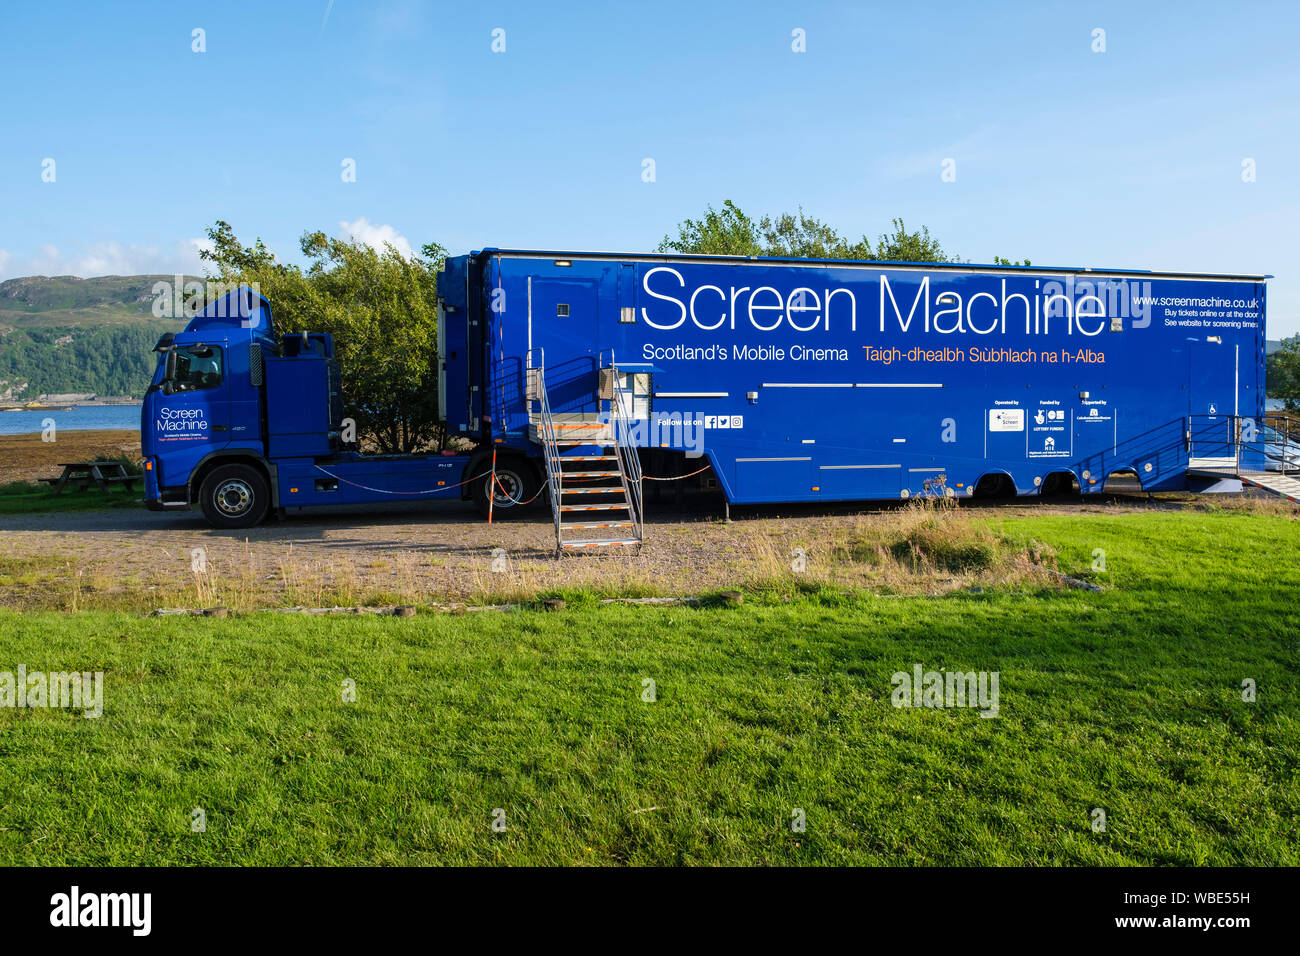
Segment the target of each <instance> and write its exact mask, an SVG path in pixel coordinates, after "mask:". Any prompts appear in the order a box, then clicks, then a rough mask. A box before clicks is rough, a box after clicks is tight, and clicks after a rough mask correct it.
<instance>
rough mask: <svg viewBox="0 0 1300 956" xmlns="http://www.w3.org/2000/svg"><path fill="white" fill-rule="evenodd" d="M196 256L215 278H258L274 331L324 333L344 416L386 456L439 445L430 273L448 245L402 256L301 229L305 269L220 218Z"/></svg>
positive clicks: (434, 284) (441, 441) (431, 245)
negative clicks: (240, 235)
mask: <svg viewBox="0 0 1300 956" xmlns="http://www.w3.org/2000/svg"><path fill="white" fill-rule="evenodd" d="M208 236H209V238H210V239H212V243H213V248H212V250H210V251H205V253H204V256H203V257H204V259H205V260H207V261H208V262H211V263H212V264H213V267H214V269H215V270H216V275H215V276H210V277H209V278H215V279H220V280H221V281H222V282H235V281H238V282H247V283H249V284H250V285H253V284H256V285H257V286H258V289H259V291H260V292H261V293H262V295H264V296H266V298H267V299H268V300H269V301H270V303H271V313H272V315H273V316H274V318H275V325H276V331H277V332H278V333H280V334H282V335H283V334H298V333H299V332H303V331H309V332H328V333H329V334H330V335H332V336H333V337H334V346H335V354H336V355H337V356H338V359H339V363H340V365H341V366H342V370H343V376H342V377H343V408H344V415H346V416H347V417H350V418H352V419H354V420H355V421H356V423H357V435H358V437H359V438H360V439H362V441H363V442H364V443H366V444H369V445H372V446H374V447H375V448H376V449H377V450H378V451H380V452H381V453H384V454H393V453H409V452H414V451H417V450H420V449H422V448H426V447H429V446H430V445H433V446H435V447H441V446H442V445H444V444H445V442H446V434H445V432H444V431H443V429H442V428H441V427H440V424H439V421H438V407H437V396H438V379H437V375H438V357H437V341H438V337H437V280H436V276H437V272H438V270H439V269H440V268H441V267H442V262H443V259H444V258H445V257H446V250H444V249H443V248H442V247H441V246H439V245H437V244H436V243H429V244H427V245H425V246H424V247H423V248H422V249H421V252H422V253H423V256H424V258H421V257H420V256H411V257H409V258H408V257H406V256H403V255H402V254H401V253H400V252H398V251H397V250H396V249H395V248H393V247H392V246H391V245H386V246H385V248H384V249H383V250H382V251H380V250H376V249H373V248H371V247H370V246H367V245H365V244H363V243H359V242H355V241H344V240H342V239H334V238H331V237H329V236H327V235H326V234H325V233H323V232H320V231H316V232H308V233H304V234H303V236H302V239H301V243H300V245H301V249H302V253H303V255H304V256H306V257H307V258H308V259H309V260H310V264H309V265H308V267H307V269H306V270H305V271H304V270H302V269H300V268H299V267H298V266H296V265H292V264H285V263H280V262H277V261H276V259H275V256H274V254H273V253H271V252H270V251H269V250H268V249H266V247H265V246H264V245H263V244H262V242H261V240H260V239H259V240H257V241H256V242H255V243H254V245H253V246H251V247H244V246H242V245H241V244H240V243H239V240H238V239H237V238H236V237H235V234H234V231H233V230H232V229H231V228H230V226H229V225H228V224H227V223H225V222H218V223H216V225H214V226H213V227H212V228H211V229H209V230H208Z"/></svg>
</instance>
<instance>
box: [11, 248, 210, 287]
mask: <svg viewBox="0 0 1300 956" xmlns="http://www.w3.org/2000/svg"><path fill="white" fill-rule="evenodd" d="M202 248H211V243H210V242H209V240H207V239H178V240H175V241H174V242H171V243H169V244H167V245H164V246H156V245H145V244H140V243H123V242H117V241H116V240H109V241H106V242H97V243H93V244H91V245H89V246H84V247H81V248H78V249H75V250H72V251H68V252H65V251H64V250H62V249H59V248H58V247H57V246H55V245H52V244H50V243H45V244H44V245H42V246H40V248H39V249H37V250H35V251H33V252H32V253H30V254H28V255H26V256H23V255H19V254H17V253H14V252H10V251H8V250H3V249H0V280H3V279H11V278H14V277H16V276H33V275H42V276H66V275H72V276H80V277H81V278H83V279H89V278H92V277H94V276H105V275H122V276H131V275H145V274H155V275H174V274H176V273H185V274H186V275H201V274H202V273H203V261H202V260H201V259H200V258H199V250H200V249H202Z"/></svg>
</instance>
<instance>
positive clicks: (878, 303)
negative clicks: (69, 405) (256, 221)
mask: <svg viewBox="0 0 1300 956" xmlns="http://www.w3.org/2000/svg"><path fill="white" fill-rule="evenodd" d="M1268 278H1269V277H1268V276H1263V275H1216V274H1174V273H1156V272H1142V271H1135V270H1120V269H1111V270H1094V269H1083V268H1039V267H1016V266H1006V265H993V266H986V265H969V264H962V263H896V262H856V261H837V260H809V259H782V258H746V257H729V256H681V255H677V256H669V255H647V254H628V255H620V254H600V253H571V252H545V251H525V250H504V249H486V250H483V251H481V252H474V253H471V254H469V255H463V256H458V257H454V258H449V259H448V260H446V262H445V265H444V268H443V271H442V272H441V273H440V274H439V276H438V287H437V288H438V306H439V315H438V361H439V375H438V408H439V410H440V415H441V417H442V421H443V423H444V424H445V427H446V429H447V430H448V432H449V434H450V435H452V436H454V437H455V438H456V439H459V440H460V441H459V442H458V444H459V445H461V446H462V447H463V448H464V449H465V450H464V451H463V453H457V454H454V455H449V454H415V455H370V454H364V453H363V452H362V451H361V450H360V449H359V448H358V447H357V446H356V445H355V443H354V442H350V441H349V440H348V429H347V425H346V421H345V417H344V409H343V405H342V401H341V398H340V392H341V378H340V369H339V367H338V362H337V360H336V359H335V356H334V344H333V341H332V339H331V337H330V336H329V335H327V334H317V333H311V332H301V333H297V334H277V331H276V329H275V326H274V323H273V320H272V309H271V305H270V303H268V302H267V301H266V300H265V299H264V298H262V297H261V296H259V295H257V294H256V293H255V292H254V291H253V290H251V289H249V288H247V287H241V288H240V289H238V290H235V291H233V292H231V293H230V294H228V295H226V296H224V297H223V298H221V299H218V300H217V301H216V302H213V303H211V304H209V305H208V307H207V308H206V309H204V311H203V312H201V313H199V314H198V315H197V316H196V317H195V318H194V319H193V320H192V321H191V322H190V323H189V324H188V325H187V327H186V328H185V331H184V332H180V333H175V334H172V333H168V334H167V335H164V336H163V338H162V339H161V340H160V341H159V343H158V345H157V348H156V350H157V352H158V353H159V360H158V366H157V370H156V372H155V375H154V378H153V382H152V385H151V386H150V389H149V391H148V394H147V396H146V398H145V402H144V407H143V411H142V436H143V438H142V444H143V453H144V458H145V469H146V471H145V477H146V487H147V491H146V501H147V504H148V506H149V507H151V508H154V509H170V508H191V507H192V506H194V505H196V504H197V505H198V506H199V507H201V508H202V510H203V513H204V514H205V515H206V516H207V518H208V520H209V521H210V522H211V523H212V524H213V525H215V526H218V527H227V528H239V527H248V526H250V525H253V524H256V523H258V522H260V521H262V520H263V519H264V518H265V517H266V516H267V515H268V514H272V513H279V514H284V513H290V512H293V511H294V510H295V509H300V508H308V507H317V506H324V505H336V506H349V505H351V506H355V505H360V504H371V503H374V502H382V501H399V500H417V501H422V500H440V499H467V500H473V501H474V502H475V503H476V504H477V505H478V506H479V508H480V509H481V510H483V511H484V512H485V513H491V514H509V513H511V512H518V511H521V510H522V509H524V508H526V507H528V506H530V505H532V504H534V503H538V504H541V503H543V502H547V501H549V503H550V508H551V515H552V520H553V522H554V524H555V531H556V543H557V547H560V548H565V549H568V548H573V549H577V548H587V547H606V546H617V545H632V544H637V543H639V542H640V541H641V540H642V538H643V534H644V525H643V521H644V514H643V511H644V500H643V494H642V489H643V487H644V484H643V482H644V481H646V480H650V479H655V478H661V479H662V478H673V477H675V476H681V475H691V476H693V477H692V480H694V481H700V482H708V483H709V484H710V485H714V484H716V487H717V488H719V489H720V490H721V492H722V493H723V495H725V499H726V501H727V503H728V505H729V504H732V503H736V504H762V503H785V502H818V501H826V502H832V501H856V500H873V499H876V500H878V499H888V500H900V499H907V498H911V497H918V496H943V497H984V496H1000V495H1036V494H1048V493H1052V492H1060V491H1067V490H1070V489H1077V490H1078V491H1080V492H1082V493H1083V494H1092V493H1097V492H1100V491H1102V489H1103V488H1104V487H1105V483H1106V480H1107V478H1108V477H1110V476H1112V475H1114V474H1116V473H1123V474H1126V475H1129V476H1136V478H1137V480H1138V481H1139V482H1140V484H1141V487H1142V488H1143V489H1144V490H1146V491H1165V490H1181V489H1211V488H1220V487H1222V486H1223V480H1224V478H1229V479H1231V478H1233V477H1235V475H1236V473H1237V472H1239V471H1241V470H1242V468H1244V467H1246V464H1243V456H1246V457H1249V456H1250V455H1251V454H1252V453H1256V452H1252V448H1256V446H1253V445H1251V443H1250V440H1249V439H1250V438H1251V435H1250V434H1249V432H1250V429H1251V428H1252V427H1253V426H1252V424H1251V423H1254V422H1262V421H1263V416H1264V398H1265V387H1264V354H1265V287H1266V280H1267V279H1268ZM1243 423H1244V427H1245V429H1246V431H1247V435H1246V438H1247V441H1246V442H1244V443H1243V441H1242V429H1243ZM1262 448H1263V446H1262V445H1259V446H1258V449H1262ZM1257 453H1258V454H1259V455H1260V457H1262V454H1263V453H1262V450H1258V451H1257Z"/></svg>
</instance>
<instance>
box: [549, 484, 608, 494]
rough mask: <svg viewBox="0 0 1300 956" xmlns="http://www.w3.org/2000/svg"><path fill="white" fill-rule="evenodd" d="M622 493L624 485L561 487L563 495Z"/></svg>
mask: <svg viewBox="0 0 1300 956" xmlns="http://www.w3.org/2000/svg"><path fill="white" fill-rule="evenodd" d="M622 493H623V486H622V485H609V486H607V487H604V488H565V487H563V486H561V488H560V494H562V495H621V494H622Z"/></svg>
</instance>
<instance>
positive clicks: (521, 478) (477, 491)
mask: <svg viewBox="0 0 1300 956" xmlns="http://www.w3.org/2000/svg"><path fill="white" fill-rule="evenodd" d="M487 467H488V468H490V467H491V462H488V464H487ZM496 480H497V487H496V494H495V496H494V498H493V500H492V514H493V516H494V517H499V516H501V515H509V514H519V513H520V512H521V511H524V510H526V509H527V508H528V507H529V506H530V505H532V504H534V503H535V502H534V501H531V500H530V499H532V498H533V496H534V495H536V494H537V488H538V484H537V475H536V472H534V471H533V467H532V465H529V464H528V463H527V462H524V461H520V460H519V459H518V458H506V459H500V458H498V459H497V474H496ZM491 486H492V476H491V475H490V474H488V475H484V476H483V477H482V478H480V479H479V480H478V481H476V482H474V485H473V493H474V507H476V508H478V510H479V514H481V515H483V517H485V518H486V517H487V516H488V489H489V488H490V487H491Z"/></svg>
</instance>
